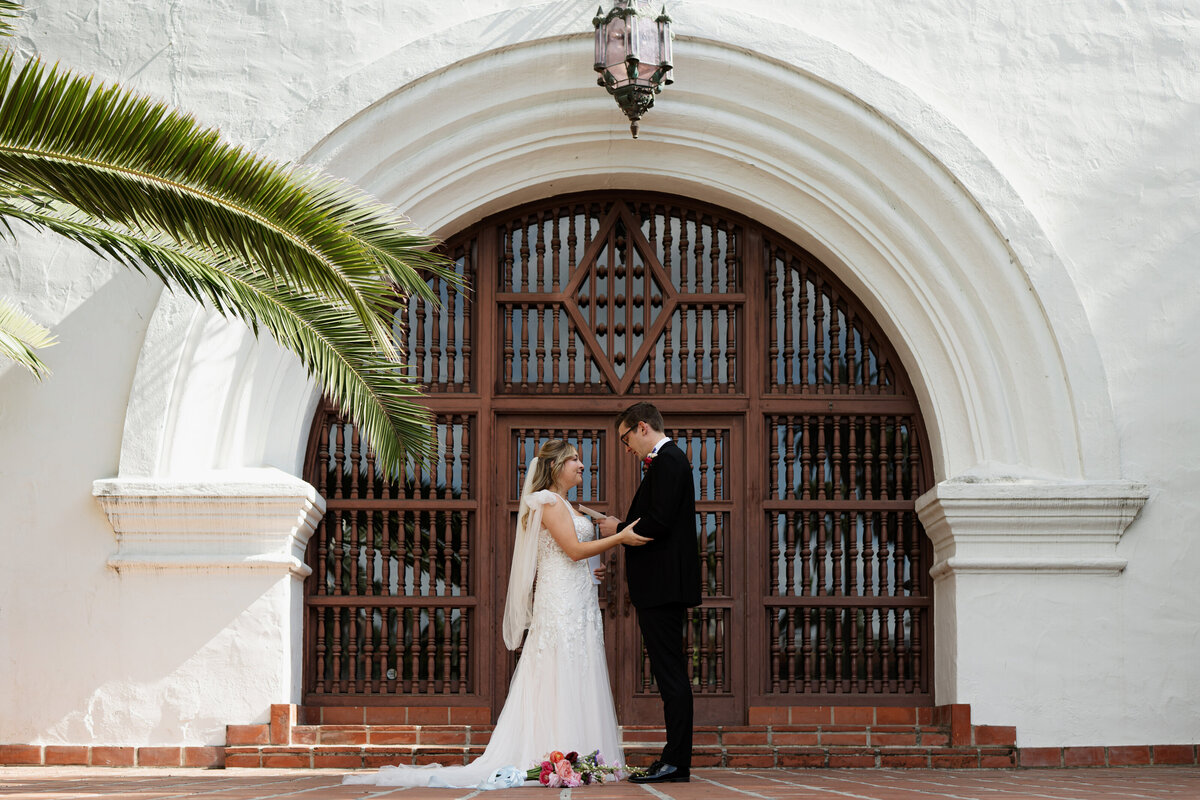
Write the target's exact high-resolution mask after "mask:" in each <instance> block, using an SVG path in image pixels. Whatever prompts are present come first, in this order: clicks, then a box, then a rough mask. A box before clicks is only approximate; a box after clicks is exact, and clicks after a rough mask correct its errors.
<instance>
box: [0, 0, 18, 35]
mask: <svg viewBox="0 0 1200 800" xmlns="http://www.w3.org/2000/svg"><path fill="white" fill-rule="evenodd" d="M19 16H21V4H20V3H14V2H11V0H0V36H12V35H13V33H15V29H14V28H13V25H12V20H15V19H16V18H17V17H19Z"/></svg>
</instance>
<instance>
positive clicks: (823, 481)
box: [814, 417, 830, 500]
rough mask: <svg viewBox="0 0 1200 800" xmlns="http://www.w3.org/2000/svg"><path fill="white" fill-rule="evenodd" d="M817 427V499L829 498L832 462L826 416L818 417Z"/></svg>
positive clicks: (815, 465)
mask: <svg viewBox="0 0 1200 800" xmlns="http://www.w3.org/2000/svg"><path fill="white" fill-rule="evenodd" d="M815 427H816V429H817V453H816V461H815V463H814V467H815V471H816V484H817V499H818V500H827V499H829V496H830V492H829V489H830V485H829V484H830V481H829V478H830V469H829V467H830V464H829V450H828V449H827V442H826V433H825V431H826V418H825V417H817V418H816V425H815Z"/></svg>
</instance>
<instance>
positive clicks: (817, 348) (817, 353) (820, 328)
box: [813, 278, 828, 392]
mask: <svg viewBox="0 0 1200 800" xmlns="http://www.w3.org/2000/svg"><path fill="white" fill-rule="evenodd" d="M825 303H826V296H825V290H824V286H823V282H822V281H821V280H820V279H819V278H818V279H816V280H814V281H813V365H814V372H815V377H814V383H815V384H816V390H817V391H818V392H824V391H826V390H827V388H828V387H827V386H826V381H825V365H826V363H827V362H826V360H825V347H826V335H827V334H828V329H827V328H826V327H825V316H826V314H825Z"/></svg>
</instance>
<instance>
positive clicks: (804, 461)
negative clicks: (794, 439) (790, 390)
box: [788, 414, 820, 500]
mask: <svg viewBox="0 0 1200 800" xmlns="http://www.w3.org/2000/svg"><path fill="white" fill-rule="evenodd" d="M814 424H816V425H819V424H820V417H811V416H809V415H808V414H804V415H802V416H801V417H800V499H801V500H811V499H812V485H813V481H814V480H815V479H816V466H815V465H814V464H813V449H812V428H813V425H814ZM788 485H792V481H791V479H790V478H789V479H788Z"/></svg>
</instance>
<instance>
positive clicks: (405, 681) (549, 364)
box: [304, 193, 933, 724]
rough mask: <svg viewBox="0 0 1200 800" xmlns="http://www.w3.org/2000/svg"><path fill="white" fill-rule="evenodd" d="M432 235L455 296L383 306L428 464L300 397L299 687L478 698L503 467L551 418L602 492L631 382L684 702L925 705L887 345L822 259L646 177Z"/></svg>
mask: <svg viewBox="0 0 1200 800" xmlns="http://www.w3.org/2000/svg"><path fill="white" fill-rule="evenodd" d="M447 247H448V249H449V252H450V253H451V255H452V256H453V257H454V258H455V260H456V263H457V264H458V268H459V270H460V272H461V274H462V275H463V277H464V278H465V279H466V281H467V283H468V285H470V286H471V287H473V293H472V294H470V295H464V294H462V293H460V292H456V291H455V290H454V289H453V288H452V287H447V286H437V287H436V288H437V290H438V291H439V292H440V294H441V296H442V299H443V305H442V307H441V308H440V309H435V308H431V307H426V306H424V304H421V303H416V304H412V305H410V306H408V307H407V308H405V309H404V311H403V312H402V315H403V317H404V318H403V320H402V321H403V323H404V324H405V327H404V328H403V331H404V334H403V336H404V341H403V344H404V346H405V349H406V352H408V353H409V354H410V359H411V362H412V364H413V365H414V369H415V370H416V372H417V374H419V375H420V377H421V378H422V380H423V381H424V382H425V385H426V386H427V387H428V391H429V394H430V397H429V405H430V406H431V408H432V409H433V410H434V412H435V414H436V415H437V428H438V442H439V448H440V452H439V456H438V458H437V460H436V461H435V462H434V463H433V464H431V465H426V466H421V467H419V466H417V465H413V466H412V467H410V470H409V472H408V474H407V475H406V476H405V479H404V480H403V481H401V482H396V483H389V482H385V481H382V480H381V478H380V476H379V475H378V474H377V472H376V470H375V466H374V463H373V461H372V458H371V455H370V453H368V452H365V451H364V449H363V447H362V445H361V443H360V441H359V439H358V436H357V433H356V432H355V431H354V430H353V429H352V427H351V426H349V425H346V424H344V423H343V422H342V421H341V420H340V418H339V417H338V415H337V413H336V410H335V409H333V408H331V407H328V406H325V407H323V408H321V409H320V410H319V411H318V413H317V415H316V419H315V420H314V424H313V429H312V436H311V438H310V445H309V453H308V459H307V464H306V477H307V479H308V480H309V481H310V482H311V483H312V484H313V485H314V486H316V487H317V489H318V490H319V491H320V492H321V493H322V495H323V496H324V497H325V498H326V500H327V503H328V511H327V514H326V516H325V518H324V520H323V521H322V523H321V525H320V527H319V529H318V530H317V532H316V533H315V535H314V536H313V538H312V540H311V542H310V544H309V548H308V555H307V561H308V564H309V565H310V566H311V567H312V568H313V575H312V576H311V577H310V578H309V579H308V580H307V582H306V589H305V677H304V702H305V704H309V705H337V704H346V705H373V704H378V705H422V704H436V705H457V704H462V705H473V706H480V705H483V706H490V707H491V708H492V709H493V711H497V710H498V709H499V707H500V705H502V703H503V698H504V692H505V688H506V687H507V683H508V676H509V675H510V674H511V669H512V666H513V664H514V663H515V660H514V659H513V658H512V656H511V655H510V654H509V653H508V652H507V651H505V650H504V648H503V645H502V643H501V642H500V636H499V619H500V615H501V611H502V605H503V598H504V589H505V586H506V581H507V573H508V553H509V551H510V546H511V535H512V529H513V522H512V520H513V517H514V515H515V512H516V503H517V494H518V490H519V486H520V484H521V481H522V479H523V474H522V470H523V469H524V464H525V463H526V461H527V460H528V458H529V457H530V456H531V455H532V453H533V451H534V450H535V449H536V447H537V446H538V444H539V442H540V441H542V440H544V439H546V438H549V437H551V436H562V437H566V438H568V439H570V440H572V441H574V442H576V444H577V445H578V446H579V448H580V451H581V452H582V454H583V456H584V459H585V460H586V461H587V462H588V463H589V465H590V468H591V469H590V472H589V476H588V480H587V482H586V483H585V484H584V486H583V487H581V489H580V490H579V492H578V496H577V497H576V498H574V499H576V500H578V501H581V502H584V503H586V504H587V505H589V506H591V507H593V508H596V509H597V510H601V511H610V512H613V513H616V514H620V513H621V511H622V510H623V508H624V506H625V505H626V504H627V503H628V501H629V498H630V497H631V496H632V493H633V490H634V488H635V487H636V484H637V481H638V477H639V475H638V465H637V464H636V463H635V462H633V461H632V460H631V459H630V458H629V457H628V456H625V455H624V454H622V453H621V452H620V449H621V448H620V447H619V443H618V442H617V441H616V437H615V430H614V428H613V424H612V419H613V417H614V415H615V414H616V413H617V412H618V411H619V410H620V409H622V408H624V407H625V406H626V405H628V404H629V403H630V402H632V401H633V400H634V399H640V398H652V399H653V400H654V402H655V403H656V404H658V405H659V407H660V408H661V409H662V410H663V413H664V416H665V417H666V418H667V422H668V427H669V431H668V433H669V435H672V436H674V437H676V438H677V439H678V440H679V441H680V443H681V444H682V445H683V446H684V447H685V449H686V450H687V452H688V454H689V457H690V458H691V461H692V464H693V467H694V469H695V473H696V486H697V516H698V520H697V522H698V529H699V532H700V534H699V538H698V542H697V545H698V547H699V548H700V551H701V554H702V562H703V564H704V593H705V600H704V604H703V606H702V607H701V608H699V609H695V610H694V612H693V614H692V617H691V625H690V628H689V646H690V648H691V654H692V658H691V664H692V670H693V686H694V689H695V691H696V697H697V721H698V722H700V723H708V724H738V723H741V722H743V721H744V720H745V716H746V709H747V708H748V707H749V706H751V705H772V704H787V705H800V704H821V705H829V704H854V705H886V704H903V705H922V704H929V703H931V702H932V697H931V691H932V690H931V680H930V676H931V669H930V665H931V664H932V644H933V642H932V636H931V631H932V626H931V619H932V615H931V593H930V591H929V584H930V581H929V577H928V575H927V571H928V566H929V563H930V561H929V543H928V540H927V538H926V537H925V534H924V531H923V530H922V528H921V525H920V523H919V521H918V520H917V517H916V513H915V510H914V503H915V500H916V498H917V497H918V496H920V495H921V494H922V493H923V492H924V491H925V489H926V488H928V486H929V485H930V481H931V476H930V469H929V454H928V451H927V443H926V437H925V434H924V429H923V425H922V422H921V419H920V413H919V409H918V407H917V403H916V400H915V398H914V394H913V392H912V389H911V385H910V383H909V381H908V379H907V377H906V375H905V374H904V372H903V369H902V367H901V365H900V364H899V360H898V359H897V358H896V356H895V354H894V352H893V350H892V348H891V347H890V346H889V344H888V343H887V341H885V340H884V338H883V337H882V336H881V335H880V333H879V329H878V327H877V326H876V324H875V322H874V321H873V320H872V319H871V316H870V315H869V314H868V313H867V311H866V310H865V308H864V307H863V306H862V304H861V303H860V302H859V301H858V300H857V298H855V297H854V296H853V295H852V294H851V293H850V292H849V291H848V290H847V289H846V288H845V287H844V286H843V285H842V284H841V282H840V281H839V280H838V279H837V278H836V277H835V276H834V275H833V274H832V273H831V272H830V271H829V270H828V269H827V268H826V267H824V266H823V265H822V264H821V263H820V262H819V261H817V259H815V258H814V257H813V256H812V255H810V254H809V253H807V252H806V251H805V250H803V249H802V248H800V247H798V246H797V245H795V244H793V243H790V242H788V241H785V240H783V239H782V238H781V237H779V236H777V235H775V234H774V233H772V232H771V231H770V230H767V229H765V228H764V227H762V226H761V225H758V224H757V223H755V222H754V221H752V220H749V219H746V218H744V217H741V216H738V215H736V214H732V213H728V212H726V211H723V210H722V209H719V208H715V207H711V206H707V205H704V204H702V203H698V202H695V201H691V200H686V199H683V198H678V197H672V196H663V195H653V194H647V193H635V194H630V193H625V194H622V195H616V194H611V193H591V194H584V195H574V196H568V197H559V198H552V199H550V200H546V201H542V202H539V203H536V204H532V205H529V206H525V207H521V208H518V209H514V210H510V211H507V212H504V213H501V214H498V215H496V216H494V217H491V218H489V219H487V220H484V221H483V222H481V223H478V224H476V225H474V226H472V227H471V228H470V229H469V230H467V231H464V232H462V233H460V234H459V235H457V236H455V237H454V238H453V239H451V240H450V241H449V242H448V245H447ZM619 559H620V555H619V554H617V555H614V556H613V557H612V559H611V560H610V570H611V578H610V580H609V581H608V582H607V583H606V584H605V585H604V586H603V587H601V590H600V591H601V601H602V604H603V606H604V609H605V614H606V631H607V636H608V640H609V642H608V644H609V654H610V670H611V673H612V677H613V682H614V692H615V696H616V698H617V702H618V713H619V715H620V718H621V719H622V721H623V722H625V723H627V724H631V723H638V722H643V721H646V722H655V721H657V720H658V716H659V710H658V709H659V707H658V702H657V698H656V696H655V695H654V693H653V685H652V683H651V680H650V678H649V673H648V668H647V664H646V662H645V659H644V658H643V657H642V654H641V647H640V641H639V640H638V634H637V630H636V625H635V624H634V621H633V614H632V613H631V611H632V610H631V608H630V606H629V603H628V600H627V598H626V597H625V596H624V592H623V586H622V582H621V577H620V576H621V572H622V570H621V565H620V563H619Z"/></svg>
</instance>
